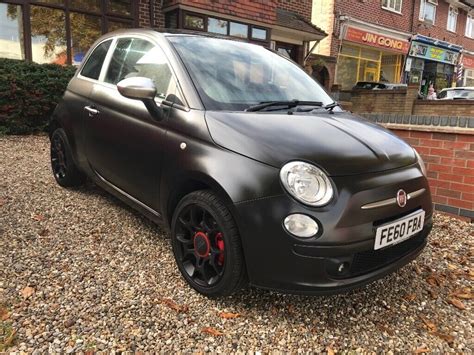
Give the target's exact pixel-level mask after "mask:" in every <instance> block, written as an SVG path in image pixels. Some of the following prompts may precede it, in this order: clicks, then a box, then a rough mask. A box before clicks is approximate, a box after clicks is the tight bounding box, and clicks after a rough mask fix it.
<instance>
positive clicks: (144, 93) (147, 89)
mask: <svg viewBox="0 0 474 355" xmlns="http://www.w3.org/2000/svg"><path fill="white" fill-rule="evenodd" d="M117 90H118V92H119V93H120V94H121V95H122V96H124V97H127V98H129V99H134V100H141V101H143V103H144V104H145V106H146V108H147V109H148V111H149V112H150V114H151V115H152V116H153V117H154V118H155V119H157V120H160V119H161V118H162V116H163V115H162V110H161V108H160V107H158V105H157V104H156V102H155V96H156V87H155V84H154V83H153V80H151V79H149V78H144V77H141V76H136V77H133V78H127V79H123V80H122V81H120V82H119V83H118V84H117Z"/></svg>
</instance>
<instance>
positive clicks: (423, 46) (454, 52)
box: [405, 35, 462, 95]
mask: <svg viewBox="0 0 474 355" xmlns="http://www.w3.org/2000/svg"><path fill="white" fill-rule="evenodd" d="M461 49H462V48H461V47H459V46H456V45H454V44H450V43H447V42H443V41H439V40H436V39H433V38H429V37H425V36H420V35H417V36H415V38H413V41H412V43H411V47H410V53H409V56H408V58H407V61H406V64H405V72H406V80H407V82H408V83H410V84H418V85H419V86H420V92H421V93H422V94H424V95H426V94H427V93H428V89H429V87H430V86H431V85H433V87H434V89H435V90H436V91H438V92H439V91H440V90H441V89H444V88H446V87H452V86H455V82H456V75H455V68H456V64H457V62H458V58H459V52H460V51H461Z"/></svg>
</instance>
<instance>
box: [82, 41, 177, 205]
mask: <svg viewBox="0 0 474 355" xmlns="http://www.w3.org/2000/svg"><path fill="white" fill-rule="evenodd" d="M107 60H108V61H109V64H108V66H107V68H105V69H104V70H103V73H101V78H100V80H99V81H98V82H96V83H95V84H94V87H93V88H92V92H91V95H90V100H89V101H90V102H89V104H88V105H87V106H86V107H85V110H86V111H87V112H88V117H87V119H86V121H85V122H86V129H85V132H86V133H85V134H86V145H87V159H88V161H89V164H90V166H91V168H92V169H93V170H94V171H95V173H96V174H97V175H98V176H99V178H101V179H102V180H103V181H105V182H106V183H108V184H109V185H111V186H112V187H113V188H115V189H116V190H118V191H119V192H121V193H122V194H125V195H128V197H131V198H132V199H133V200H135V202H137V201H138V202H139V203H141V204H142V205H145V207H148V208H149V209H152V212H155V213H156V212H157V211H158V209H159V208H158V205H159V203H158V201H159V180H160V174H161V161H162V152H163V138H164V134H165V131H166V129H165V126H166V120H167V115H169V112H170V106H168V105H166V102H167V101H166V100H165V99H166V98H168V97H176V95H177V91H178V89H177V81H176V79H175V77H174V75H173V74H172V71H171V67H170V65H169V63H168V61H167V59H166V56H165V54H164V52H163V51H162V50H161V48H160V47H159V46H158V45H157V44H155V43H153V42H151V41H150V40H148V39H143V38H136V37H121V38H117V39H116V40H115V41H114V44H113V46H112V48H111V52H110V53H109V55H108V58H107V59H106V61H107ZM134 76H141V77H147V78H150V79H152V80H153V81H154V83H155V86H156V88H157V96H156V99H155V102H156V103H157V105H158V106H161V107H162V108H163V118H162V120H159V121H158V120H156V119H155V118H153V117H152V115H151V114H150V112H149V111H148V110H147V109H146V107H145V105H144V103H143V102H142V101H140V100H132V99H128V98H125V97H123V96H122V95H121V94H120V93H119V92H118V90H117V83H118V82H120V81H121V80H123V79H125V78H130V77H134Z"/></svg>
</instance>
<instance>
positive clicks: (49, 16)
mask: <svg viewBox="0 0 474 355" xmlns="http://www.w3.org/2000/svg"><path fill="white" fill-rule="evenodd" d="M30 11H31V50H32V54H33V61H35V62H37V63H57V64H65V63H66V60H67V52H66V51H67V48H66V20H65V19H66V16H65V13H64V10H59V9H51V8H48V7H43V6H35V5H31V8H30Z"/></svg>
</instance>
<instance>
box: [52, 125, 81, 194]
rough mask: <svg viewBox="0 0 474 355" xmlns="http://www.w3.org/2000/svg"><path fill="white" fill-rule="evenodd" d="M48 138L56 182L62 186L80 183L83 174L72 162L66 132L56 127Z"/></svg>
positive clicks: (78, 184) (72, 185) (74, 185)
mask: <svg viewBox="0 0 474 355" xmlns="http://www.w3.org/2000/svg"><path fill="white" fill-rule="evenodd" d="M50 139H51V168H52V170H53V175H54V178H55V179H56V182H57V183H58V184H59V185H61V186H63V187H76V186H80V185H82V184H83V183H84V181H85V175H84V174H83V173H82V172H80V171H79V169H78V168H77V167H76V165H75V164H74V161H73V159H72V153H71V147H70V145H69V141H68V139H67V136H66V132H64V130H63V129H62V128H57V129H56V130H54V132H53V133H52V134H51V138H50Z"/></svg>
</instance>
